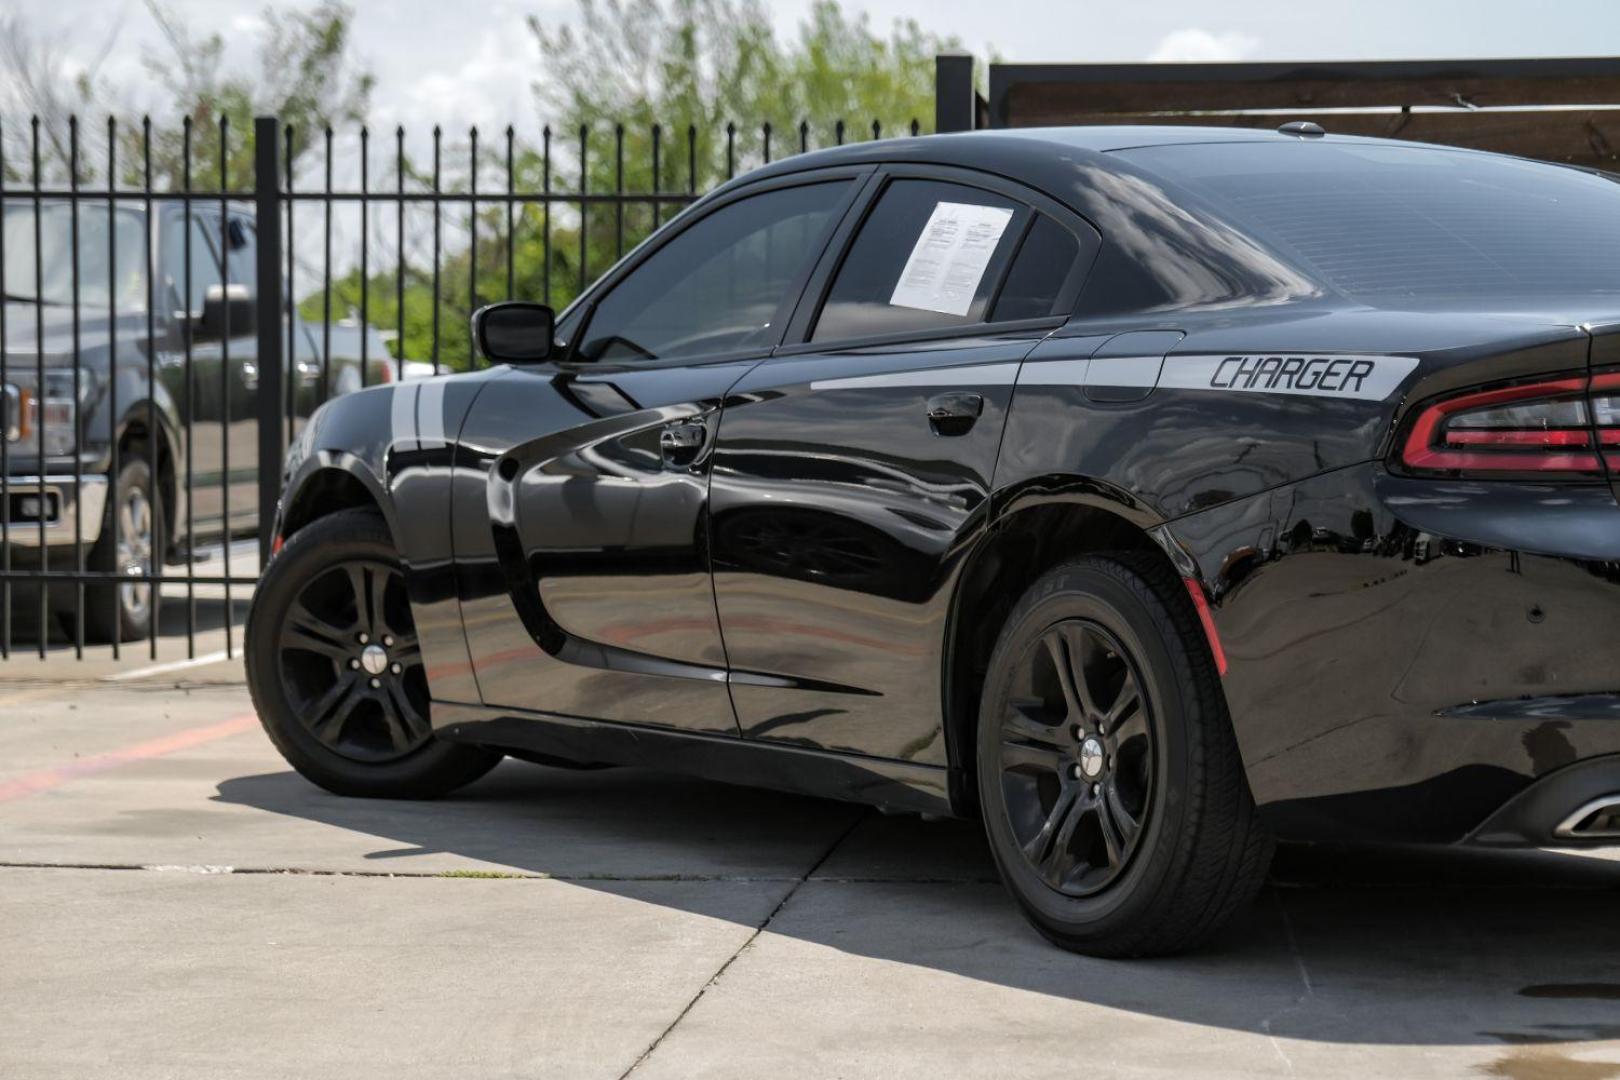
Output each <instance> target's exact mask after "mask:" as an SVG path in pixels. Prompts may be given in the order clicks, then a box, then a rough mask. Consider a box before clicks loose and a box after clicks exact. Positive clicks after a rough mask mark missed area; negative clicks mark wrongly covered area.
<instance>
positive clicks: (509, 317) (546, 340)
mask: <svg viewBox="0 0 1620 1080" xmlns="http://www.w3.org/2000/svg"><path fill="white" fill-rule="evenodd" d="M555 318H556V317H555V315H554V314H553V313H552V310H551V309H550V308H548V307H546V305H544V304H531V303H529V302H528V301H526V300H508V301H506V302H505V303H502V304H489V305H487V306H485V307H481V308H479V309H478V310H477V311H475V312H473V317H472V323H473V337H474V338H475V339H476V340H477V342H478V348H479V350H480V351H481V352H482V353H483V354H484V355H485V356H487V357H489V358H490V359H491V360H493V361H495V362H496V363H501V364H538V363H540V362H542V361H544V360H548V359H550V358H551V348H552V337H551V335H552V330H553V323H554V321H555Z"/></svg>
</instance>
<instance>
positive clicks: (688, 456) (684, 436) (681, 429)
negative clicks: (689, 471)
mask: <svg viewBox="0 0 1620 1080" xmlns="http://www.w3.org/2000/svg"><path fill="white" fill-rule="evenodd" d="M708 438H709V429H708V426H707V425H706V424H704V423H703V421H701V420H680V421H677V422H676V423H673V424H666V425H665V426H664V430H663V431H660V432H659V433H658V449H659V450H660V451H661V452H662V453H663V455H664V462H665V463H666V464H669V465H675V466H686V465H690V464H692V462H694V461H696V460H697V458H698V455H699V454H701V453H702V452H703V444H704V443H705V442H707V441H708Z"/></svg>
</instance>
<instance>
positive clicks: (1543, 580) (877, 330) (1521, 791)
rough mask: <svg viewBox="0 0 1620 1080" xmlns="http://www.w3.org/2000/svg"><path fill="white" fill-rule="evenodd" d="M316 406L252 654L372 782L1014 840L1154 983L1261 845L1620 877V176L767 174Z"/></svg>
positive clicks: (324, 766)
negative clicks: (399, 380)
mask: <svg viewBox="0 0 1620 1080" xmlns="http://www.w3.org/2000/svg"><path fill="white" fill-rule="evenodd" d="M475 322H476V328H475V329H476V332H477V335H478V339H479V341H480V343H481V346H482V348H483V350H484V352H485V353H486V354H487V356H488V357H489V358H490V359H491V360H492V361H495V362H496V364H495V366H493V367H491V368H489V369H488V370H484V371H480V372H477V373H475V374H467V375H460V376H455V377H449V378H442V379H432V380H423V381H420V382H412V383H405V384H399V385H393V386H384V387H378V388H375V389H372V390H368V391H364V392H361V393H358V394H354V395H350V396H347V397H344V398H341V399H339V400H336V401H333V402H332V403H330V404H328V405H327V406H325V407H324V408H322V409H321V410H320V411H319V412H318V413H317V414H316V415H315V417H314V418H313V419H312V420H311V422H310V423H309V425H308V426H307V427H306V428H305V429H304V431H303V433H302V434H301V436H300V437H299V438H298V440H297V442H296V445H295V446H294V447H293V448H292V451H291V453H290V454H289V458H288V463H287V473H286V490H285V493H284V495H283V498H282V503H281V508H280V518H279V522H278V526H277V528H278V533H277V535H278V537H279V539H278V540H277V544H278V545H282V544H284V546H283V547H281V550H280V551H279V554H278V555H277V556H276V557H275V558H274V560H273V561H272V562H271V564H270V567H269V569H268V571H267V573H266V576H265V578H264V581H263V584H262V586H261V587H260V589H259V592H258V595H257V598H256V600H255V605H254V609H253V612H252V616H251V620H250V625H249V628H248V674H249V677H250V680H251V685H252V689H253V694H254V700H255V701H256V703H257V705H258V708H259V711H260V715H261V716H262V717H263V720H264V724H265V727H266V728H267V730H268V731H269V733H270V736H271V738H272V739H273V740H274V741H275V743H276V745H277V746H278V747H279V748H280V749H281V751H282V753H283V754H285V755H286V757H287V760H288V761H289V762H291V763H292V765H293V766H294V767H295V768H297V769H298V770H299V771H300V772H302V773H303V774H304V775H305V776H307V777H309V778H310V779H311V780H313V781H314V782H316V783H318V784H320V785H322V786H324V787H326V788H329V789H331V790H333V791H337V792H341V793H344V794H350V795H364V796H385V797H422V796H434V795H440V794H443V793H445V792H447V791H450V790H451V789H453V788H456V787H458V786H460V785H462V784H465V783H467V782H469V781H471V780H473V779H474V778H476V777H478V776H480V775H482V774H483V773H484V772H486V771H487V770H489V769H490V768H491V767H492V766H493V765H494V764H495V763H496V762H497V761H498V760H499V759H500V758H501V756H502V755H505V754H510V755H512V756H514V757H519V758H524V759H527V760H531V761H539V762H544V763H548V764H554V765H573V766H598V765H611V764H634V765H642V766H652V767H659V768H667V769H674V770H681V771H685V772H690V773H696V774H699V775H702V776H707V777H712V778H715V779H719V780H729V781H734V782H741V783H751V784H760V785H767V786H771V787H776V788H781V789H785V790H792V791H798V792H809V793H814V794H818V795H828V796H833V797H838V798H845V799H852V800H857V801H861V802H867V803H874V804H877V805H879V806H883V807H886V808H891V809H905V810H913V811H921V812H925V813H933V814H955V815H962V816H968V815H977V816H979V817H981V818H982V819H983V821H984V823H985V829H986V832H987V834H988V836H989V842H990V847H991V850H992V851H993V853H994V855H995V859H996V862H997V864H998V866H999V868H1000V871H1001V874H1002V876H1003V878H1004V879H1005V881H1006V883H1007V886H1008V888H1009V890H1010V891H1011V893H1012V895H1013V897H1014V898H1015V899H1016V900H1017V902H1018V903H1019V905H1020V906H1021V907H1022V908H1023V909H1024V911H1025V912H1026V913H1027V914H1028V916H1029V917H1030V919H1031V920H1032V921H1033V922H1034V923H1035V925H1036V926H1037V927H1038V928H1039V929H1040V931H1041V932H1042V933H1043V934H1045V935H1046V936H1047V937H1049V938H1051V939H1052V940H1053V941H1055V942H1057V943H1058V944H1060V945H1063V946H1065V947H1068V948H1072V949H1077V950H1080V951H1084V952H1089V953H1096V954H1105V955H1141V954H1150V953H1163V952H1169V951H1174V950H1179V949H1183V948H1186V947H1189V946H1191V945H1193V944H1195V943H1197V942H1198V941H1200V940H1201V939H1203V938H1205V937H1206V936H1208V935H1209V934H1210V933H1212V932H1213V931H1214V930H1215V929H1216V928H1218V927H1219V926H1220V925H1221V924H1222V923H1223V922H1224V921H1225V920H1227V919H1228V918H1229V917H1230V916H1231V915H1232V914H1233V912H1234V911H1236V910H1237V909H1238V908H1239V907H1241V906H1242V905H1243V904H1244V903H1245V902H1246V901H1248V900H1249V899H1250V897H1251V896H1252V895H1253V894H1254V892H1255V890H1256V888H1257V887H1258V886H1259V884H1260V882H1261V880H1262V877H1263V875H1264V874H1265V871H1266V867H1267V862H1268V859H1269V856H1270V853H1271V842H1272V837H1273V836H1276V835H1281V836H1284V837H1299V838H1310V839H1352V840H1375V841H1376V840H1395V841H1405V842H1414V841H1415V842H1432V843H1447V844H1458V843H1461V844H1478V845H1560V846H1563V845H1581V844H1594V843H1601V842H1605V841H1608V842H1614V841H1616V840H1617V839H1620V674H1617V671H1616V663H1615V652H1614V651H1613V650H1614V649H1615V648H1616V646H1617V645H1620V506H1617V503H1616V487H1615V484H1616V483H1617V482H1620V186H1616V184H1615V183H1613V182H1612V181H1611V180H1610V179H1609V178H1607V177H1605V176H1603V175H1598V174H1593V173H1589V172H1584V171H1580V170H1576V169H1572V168H1565V167H1561V166H1557V165H1549V164H1542V163H1536V162H1530V161H1524V160H1519V159H1515V158H1509V157H1502V156H1496V155H1491V154H1485V153H1478V152H1472V151H1466V150H1457V149H1448V148H1442V147H1434V146H1422V145H1417V144H1412V143H1397V142H1388V141H1380V140H1374V139H1359V138H1335V137H1324V136H1322V135H1321V133H1320V131H1319V130H1315V129H1312V128H1310V127H1308V126H1304V127H1301V126H1297V125H1290V126H1288V127H1285V128H1284V129H1282V130H1279V131H1276V132H1263V131H1247V130H1246V131H1231V130H1201V129H1196V128H1180V127H1178V128H1137V127H1110V128H1097V129H1067V130H1062V129H1056V130H1028V131H1018V132H994V133H991V132H984V133H975V134H968V135H949V136H934V137H929V138H924V139H909V140H906V139H900V140H890V141H886V142H875V143H869V144H866V145H861V146H848V147H843V148H841V149H837V150H829V151H825V152H818V153H813V154H805V155H802V156H799V157H795V158H793V159H791V160H789V161H783V162H778V163H776V164H773V165H770V166H767V167H765V168H762V169H759V170H757V171H755V172H752V173H750V174H748V175H747V176H744V177H742V178H740V179H738V180H736V181H734V182H732V183H730V184H727V185H726V186H725V187H723V188H721V189H720V190H718V191H716V192H714V193H713V194H712V195H709V196H708V197H706V198H705V199H703V200H702V201H700V202H698V203H697V204H695V205H694V206H693V207H691V208H690V209H689V210H687V211H685V212H684V213H682V214H681V215H680V216H679V217H678V218H677V219H675V220H674V221H672V222H670V223H669V224H668V225H666V226H665V227H664V228H663V229H661V230H660V231H659V232H658V233H657V234H655V235H654V236H653V237H652V238H651V239H649V240H648V241H647V242H646V243H644V244H642V245H641V246H640V247H639V248H638V249H637V250H636V251H634V252H633V253H632V254H631V255H629V256H628V257H627V258H625V259H624V260H623V261H622V262H621V263H620V264H619V265H618V266H616V267H615V268H614V269H613V270H612V271H611V272H610V273H608V274H607V275H606V276H605V277H604V278H603V279H602V280H601V281H600V282H598V283H597V284H596V286H594V287H593V288H592V289H591V290H590V291H588V292H587V293H586V294H585V295H584V296H582V297H581V298H580V299H579V300H578V301H577V302H575V303H574V304H573V305H572V306H571V307H570V308H569V309H568V310H567V311H565V312H563V313H562V314H561V316H560V317H558V318H557V319H556V320H555V322H554V321H553V316H552V313H551V312H550V310H549V309H546V308H544V307H541V306H539V305H534V304H527V303H508V304H500V305H495V306H493V307H490V308H486V309H484V310H483V311H482V312H480V313H479V315H478V316H477V317H476V319H475Z"/></svg>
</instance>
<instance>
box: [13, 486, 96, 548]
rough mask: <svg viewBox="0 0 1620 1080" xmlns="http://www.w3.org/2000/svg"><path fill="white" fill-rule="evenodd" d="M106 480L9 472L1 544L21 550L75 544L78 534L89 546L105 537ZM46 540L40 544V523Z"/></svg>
mask: <svg viewBox="0 0 1620 1080" xmlns="http://www.w3.org/2000/svg"><path fill="white" fill-rule="evenodd" d="M107 487H108V484H107V478H106V477H105V476H81V477H79V479H78V480H77V482H75V480H74V478H73V477H71V476H46V477H39V476H8V477H6V483H5V504H4V508H3V509H4V511H5V512H3V513H0V542H4V543H6V544H8V545H10V547H11V548H12V549H13V551H16V550H17V549H23V550H36V551H37V550H38V549H39V548H40V547H42V546H43V547H48V548H57V547H71V546H72V545H73V542H74V538H75V536H76V537H77V538H78V540H79V542H80V543H81V544H82V545H84V546H85V547H89V546H90V545H93V544H94V543H95V542H96V540H97V539H98V538H99V537H100V536H101V527H102V521H103V519H104V518H105V516H106V508H107ZM42 520H43V523H44V530H43V532H44V542H43V544H42V543H41V529H40V525H41V521H42Z"/></svg>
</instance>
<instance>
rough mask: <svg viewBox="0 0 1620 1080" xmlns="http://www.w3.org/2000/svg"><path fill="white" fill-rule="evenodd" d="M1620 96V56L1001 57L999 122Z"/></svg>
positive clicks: (995, 99) (995, 73) (993, 80)
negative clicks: (1126, 60)
mask: <svg viewBox="0 0 1620 1080" xmlns="http://www.w3.org/2000/svg"><path fill="white" fill-rule="evenodd" d="M1462 103H1467V104H1470V105H1474V106H1479V107H1485V106H1499V105H1605V104H1611V103H1617V104H1620V58H1616V57H1580V58H1572V59H1558V60H1400V61H1372V62H1359V63H1358V62H1343V63H1339V62H1328V63H1270V64H993V65H991V68H990V104H991V121H992V123H994V124H995V125H996V126H997V127H1014V126H1016V127H1027V126H1030V125H1033V124H1052V123H1072V122H1073V121H1072V120H1071V119H1070V118H1071V117H1073V116H1075V115H1077V114H1082V113H1084V114H1087V115H1095V114H1098V113H1144V112H1180V111H1185V110H1195V109H1196V110H1206V109H1220V110H1237V109H1295V108H1300V109H1331V108H1368V107H1376V106H1400V105H1409V106H1410V105H1459V104H1462Z"/></svg>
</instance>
